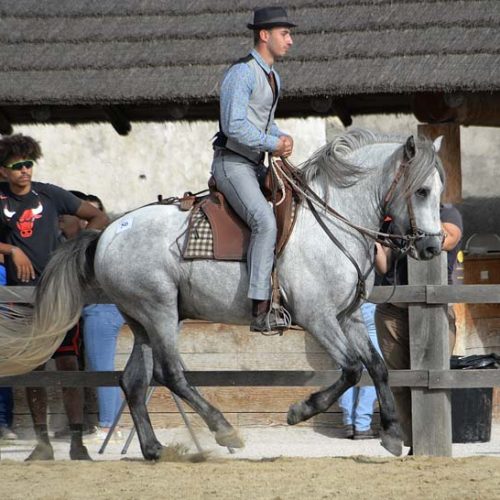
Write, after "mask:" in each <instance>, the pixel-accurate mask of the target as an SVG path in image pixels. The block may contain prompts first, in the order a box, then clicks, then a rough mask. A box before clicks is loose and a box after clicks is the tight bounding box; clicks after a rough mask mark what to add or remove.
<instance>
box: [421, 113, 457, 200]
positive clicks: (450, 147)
mask: <svg viewBox="0 0 500 500" xmlns="http://www.w3.org/2000/svg"><path fill="white" fill-rule="evenodd" d="M418 135H419V136H420V137H427V138H429V139H431V140H434V139H436V137H439V136H440V135H442V136H443V142H442V145H441V149H440V150H439V157H440V158H441V161H442V162H443V167H444V170H445V172H446V186H445V191H444V193H443V197H442V200H443V202H444V203H461V202H462V167H461V161H460V125H458V124H457V123H436V124H429V123H426V124H424V125H419V126H418Z"/></svg>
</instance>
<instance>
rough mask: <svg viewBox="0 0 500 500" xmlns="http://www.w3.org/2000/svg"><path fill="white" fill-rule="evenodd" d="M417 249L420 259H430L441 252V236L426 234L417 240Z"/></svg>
mask: <svg viewBox="0 0 500 500" xmlns="http://www.w3.org/2000/svg"><path fill="white" fill-rule="evenodd" d="M415 250H416V253H417V256H418V259H420V260H430V259H432V258H433V257H435V256H436V255H439V254H440V253H441V237H440V236H425V237H423V238H420V239H418V240H417V241H416V242H415Z"/></svg>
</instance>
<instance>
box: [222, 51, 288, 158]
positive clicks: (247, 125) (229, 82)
mask: <svg viewBox="0 0 500 500" xmlns="http://www.w3.org/2000/svg"><path fill="white" fill-rule="evenodd" d="M251 54H252V56H253V57H254V59H255V60H256V61H257V63H258V64H259V65H260V66H261V67H262V68H263V69H264V71H265V72H266V73H267V74H269V73H270V72H271V71H274V70H273V68H272V67H269V66H268V65H267V64H266V63H265V62H264V60H263V59H262V57H261V55H260V54H259V53H258V52H257V51H256V50H255V49H254V50H252V52H251ZM274 75H275V79H276V85H277V89H280V87H281V85H280V79H279V76H278V74H277V73H276V71H274ZM255 83H256V82H255V75H254V74H253V72H252V70H251V69H250V68H249V67H248V65H246V64H235V65H234V66H231V67H230V68H229V69H228V71H227V72H226V74H225V75H224V79H223V81H222V86H221V92H220V119H221V126H222V130H223V131H227V130H231V132H232V133H231V136H232V138H233V139H235V140H237V141H238V142H239V143H241V144H244V145H246V146H249V147H251V148H255V149H257V150H259V151H270V152H273V151H275V150H276V149H277V147H278V142H279V136H280V135H284V134H283V132H281V131H280V129H279V128H278V126H277V125H276V123H275V122H273V123H272V125H271V127H270V128H269V133H268V134H266V133H264V132H263V131H261V130H259V129H258V128H257V127H255V126H254V125H253V124H252V123H251V122H249V121H248V119H247V106H248V101H249V99H250V96H251V94H252V91H253V89H254V86H255Z"/></svg>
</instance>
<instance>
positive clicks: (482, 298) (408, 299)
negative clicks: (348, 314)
mask: <svg viewBox="0 0 500 500" xmlns="http://www.w3.org/2000/svg"><path fill="white" fill-rule="evenodd" d="M33 294H34V288H33V287H29V286H3V287H0V303H2V302H7V303H14V304H15V303H26V304H31V303H32V302H33ZM368 300H369V301H370V302H374V303H376V304H380V303H382V302H388V301H389V300H390V302H391V303H403V304H405V303H408V304H418V303H421V304H452V303H457V304H462V303H467V304H500V285H398V286H397V287H395V288H394V287H392V286H376V287H374V288H373V290H372V293H371V294H370V296H369V297H368ZM85 302H86V303H87V304H109V303H110V300H109V299H108V298H107V297H106V295H105V294H104V292H102V290H98V289H94V290H90V291H89V292H88V293H87V294H86V295H85Z"/></svg>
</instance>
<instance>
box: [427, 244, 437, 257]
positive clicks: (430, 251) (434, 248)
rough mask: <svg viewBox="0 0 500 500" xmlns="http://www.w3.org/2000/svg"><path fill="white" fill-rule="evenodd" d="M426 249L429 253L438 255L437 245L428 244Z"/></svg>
mask: <svg viewBox="0 0 500 500" xmlns="http://www.w3.org/2000/svg"><path fill="white" fill-rule="evenodd" d="M426 251H427V253H428V254H429V255H439V252H440V250H439V248H438V247H437V246H430V247H427V248H426Z"/></svg>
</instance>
